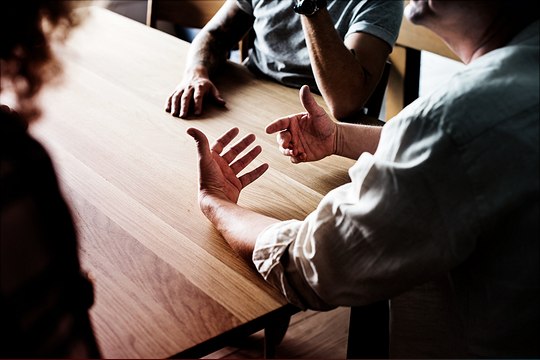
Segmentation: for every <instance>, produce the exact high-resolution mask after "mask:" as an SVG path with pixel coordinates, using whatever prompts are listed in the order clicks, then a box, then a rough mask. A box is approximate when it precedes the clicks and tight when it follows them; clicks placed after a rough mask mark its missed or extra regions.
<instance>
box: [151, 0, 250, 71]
mask: <svg viewBox="0 0 540 360" xmlns="http://www.w3.org/2000/svg"><path fill="white" fill-rule="evenodd" d="M225 2H226V0H148V5H147V11H146V25H148V26H150V27H153V28H156V27H157V22H158V21H167V22H169V23H172V24H174V25H177V26H181V27H182V28H194V29H202V28H203V27H204V26H205V25H206V24H207V23H208V22H209V21H210V20H211V19H212V17H214V15H215V14H216V13H217V12H218V10H219V9H220V8H221V7H222V6H223V4H224V3H225ZM253 37H254V35H253V31H252V30H250V31H249V32H248V33H247V34H246V36H244V38H243V39H242V40H241V41H240V42H239V43H238V47H235V49H238V50H239V61H240V62H242V61H244V60H245V59H246V58H247V56H248V51H249V48H250V47H251V46H252V44H253Z"/></svg>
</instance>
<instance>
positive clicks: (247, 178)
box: [238, 163, 269, 189]
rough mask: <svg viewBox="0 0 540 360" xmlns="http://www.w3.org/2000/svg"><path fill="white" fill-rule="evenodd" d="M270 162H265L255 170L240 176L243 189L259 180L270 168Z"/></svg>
mask: <svg viewBox="0 0 540 360" xmlns="http://www.w3.org/2000/svg"><path fill="white" fill-rule="evenodd" d="M268 167H269V166H268V164H266V163H264V164H262V165H261V166H259V167H257V168H256V169H255V170H252V171H250V172H248V173H245V174H244V175H242V176H240V177H239V178H238V180H240V183H241V184H242V189H243V188H245V187H246V186H248V185H249V184H251V183H252V182H254V181H255V180H257V179H258V178H259V177H260V176H261V175H262V174H264V173H265V172H266V170H268Z"/></svg>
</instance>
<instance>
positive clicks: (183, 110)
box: [179, 87, 193, 118]
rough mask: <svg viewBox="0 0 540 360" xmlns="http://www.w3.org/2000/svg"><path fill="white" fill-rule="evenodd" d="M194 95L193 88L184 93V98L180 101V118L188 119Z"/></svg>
mask: <svg viewBox="0 0 540 360" xmlns="http://www.w3.org/2000/svg"><path fill="white" fill-rule="evenodd" d="M192 95H193V88H192V87H188V88H187V89H185V90H184V93H183V94H182V98H181V100H180V112H179V116H180V117H181V118H186V117H187V116H188V112H189V105H190V102H191V96H192Z"/></svg>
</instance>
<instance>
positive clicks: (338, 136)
mask: <svg viewBox="0 0 540 360" xmlns="http://www.w3.org/2000/svg"><path fill="white" fill-rule="evenodd" d="M335 127H336V130H335V131H334V146H333V149H332V155H339V154H340V152H341V150H340V148H341V142H342V140H343V131H342V127H341V126H340V124H339V123H336V124H335Z"/></svg>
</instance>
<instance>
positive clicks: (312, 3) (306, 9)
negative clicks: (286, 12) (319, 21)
mask: <svg viewBox="0 0 540 360" xmlns="http://www.w3.org/2000/svg"><path fill="white" fill-rule="evenodd" d="M323 8H326V0H296V3H295V4H294V6H293V10H294V11H295V12H296V13H298V14H301V15H306V16H312V15H313V14H315V13H316V12H317V11H319V10H320V9H323Z"/></svg>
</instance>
